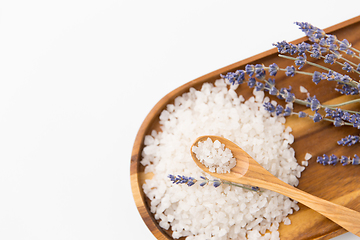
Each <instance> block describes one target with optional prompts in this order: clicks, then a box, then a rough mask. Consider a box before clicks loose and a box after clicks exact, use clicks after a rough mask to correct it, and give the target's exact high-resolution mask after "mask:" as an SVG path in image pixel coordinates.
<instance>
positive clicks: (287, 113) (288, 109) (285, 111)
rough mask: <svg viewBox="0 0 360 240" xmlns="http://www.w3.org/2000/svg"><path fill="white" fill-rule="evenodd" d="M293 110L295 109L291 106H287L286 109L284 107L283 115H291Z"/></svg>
mask: <svg viewBox="0 0 360 240" xmlns="http://www.w3.org/2000/svg"><path fill="white" fill-rule="evenodd" d="M292 111H293V109H292V108H290V107H289V106H287V107H285V109H284V115H283V116H284V117H288V116H290V115H291V113H292Z"/></svg>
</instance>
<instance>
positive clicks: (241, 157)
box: [191, 136, 360, 237]
mask: <svg viewBox="0 0 360 240" xmlns="http://www.w3.org/2000/svg"><path fill="white" fill-rule="evenodd" d="M208 138H210V139H211V140H212V141H213V142H214V141H215V140H218V141H219V142H221V143H223V144H224V145H225V148H228V149H230V150H231V151H232V154H233V156H234V158H235V159H236V165H235V167H233V168H232V169H231V170H230V172H229V173H216V172H210V171H209V169H208V168H207V167H206V166H205V165H203V164H202V163H201V162H200V161H199V159H197V157H196V155H195V153H193V152H192V151H191V156H192V158H193V160H194V161H195V163H196V164H197V165H198V166H199V167H200V168H201V169H202V170H203V171H204V172H206V173H208V174H210V175H211V176H213V177H215V178H218V179H221V180H224V181H229V182H233V183H240V184H246V185H251V186H254V187H260V188H266V189H268V190H271V191H274V192H277V193H280V194H283V195H285V196H287V197H289V198H292V199H294V200H296V201H298V202H300V203H302V204H304V205H305V206H307V207H309V208H311V209H313V210H315V211H317V212H319V213H320V214H322V215H323V216H325V217H327V218H329V219H330V220H332V221H333V222H335V223H337V224H338V225H340V226H341V227H343V228H344V229H346V230H348V231H349V232H351V233H353V234H355V235H357V236H359V237H360V221H359V219H360V213H359V212H357V211H354V210H352V209H350V208H346V207H344V206H341V205H338V204H335V203H332V202H329V201H326V200H324V199H321V198H318V197H316V196H314V195H311V194H309V193H306V192H304V191H301V190H299V189H297V188H295V187H293V186H291V185H289V184H287V183H285V182H283V181H281V180H280V179H278V178H277V177H275V176H274V175H272V174H271V173H270V172H268V171H267V170H266V169H265V168H263V167H262V166H261V165H260V164H259V163H258V162H256V161H255V160H254V159H253V158H252V157H251V156H250V155H249V154H247V153H246V152H245V151H244V150H242V149H241V148H240V147H239V146H237V145H236V144H235V143H233V142H231V141H230V140H228V139H226V138H223V137H219V136H201V137H199V138H197V139H196V141H195V142H194V143H193V145H192V146H191V149H192V147H193V146H197V145H198V143H199V142H203V141H206V140H207V139H208Z"/></svg>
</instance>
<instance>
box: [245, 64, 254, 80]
mask: <svg viewBox="0 0 360 240" xmlns="http://www.w3.org/2000/svg"><path fill="white" fill-rule="evenodd" d="M245 72H246V74H247V75H249V76H250V77H252V76H253V75H254V73H255V67H254V65H251V64H247V65H246V66H245Z"/></svg>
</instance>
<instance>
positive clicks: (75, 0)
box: [0, 0, 359, 240]
mask: <svg viewBox="0 0 360 240" xmlns="http://www.w3.org/2000/svg"><path fill="white" fill-rule="evenodd" d="M325 4H326V5H325ZM358 6H359V3H358V1H343V2H341V1H329V0H328V1H326V2H324V1H296V2H295V1H294V2H293V3H292V2H291V1H288V0H287V1H263V2H262V1H246V2H245V1H239V0H238V1H220V0H218V1H212V0H207V1H196V0H191V1H188V0H183V1H171V0H167V1H156V0H154V1H145V0H143V1H116V0H113V1H111V0H86V1H85V0H61V1H46V0H43V1H40V0H33V1H25V0H23V1H19V0H11V1H10V0H6V1H5V0H3V1H0V194H1V195H0V239H4V240H11V239H16V240H23V239H24V240H25V239H31V240H48V239H52V240H57V239H62V240H64V239H66V240H67V239H69V240H70V239H77V240H82V239H84V240H85V239H86V240H93V239H107V240H112V239H114V240H115V239H136V240H137V239H155V238H154V237H153V236H152V234H151V233H150V231H149V230H148V229H147V227H146V226H145V224H144V223H143V221H142V219H141V217H140V215H139V214H138V212H137V209H136V207H135V204H134V201H133V198H132V193H131V189H130V178H129V174H130V156H131V150H132V144H133V142H134V139H135V136H136V133H137V131H138V128H139V127H140V125H141V123H142V121H143V119H144V118H145V116H146V115H147V114H148V112H149V111H150V110H151V108H152V107H153V106H154V105H155V104H156V103H157V101H159V100H160V98H162V97H163V96H164V95H165V94H167V93H168V92H170V91H171V90H173V89H175V88H176V87H178V86H180V85H182V84H184V83H186V82H188V81H190V80H193V79H195V78H197V77H200V76H202V75H204V74H206V73H209V72H211V71H214V70H216V69H219V68H222V67H224V66H226V65H229V64H231V63H234V62H237V61H239V60H242V59H244V58H247V57H250V56H252V55H254V54H257V53H260V52H263V51H265V50H267V49H270V48H272V43H274V42H277V41H281V40H288V41H291V40H294V39H297V38H299V37H302V36H303V34H302V33H301V32H300V30H298V29H297V27H296V26H295V25H294V24H293V22H294V21H308V22H310V23H312V24H314V25H316V26H318V27H321V28H325V27H328V26H331V25H333V24H336V23H339V22H341V21H344V20H347V19H349V18H352V17H354V16H356V15H358V13H359V11H358ZM299 227H301V226H299ZM336 239H338V240H340V239H357V237H355V236H354V235H351V234H345V235H343V236H341V237H338V238H336Z"/></svg>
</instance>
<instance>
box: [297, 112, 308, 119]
mask: <svg viewBox="0 0 360 240" xmlns="http://www.w3.org/2000/svg"><path fill="white" fill-rule="evenodd" d="M298 116H299V118H304V117H306V116H307V114H306V113H304V112H302V111H300V112H299V113H298Z"/></svg>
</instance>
